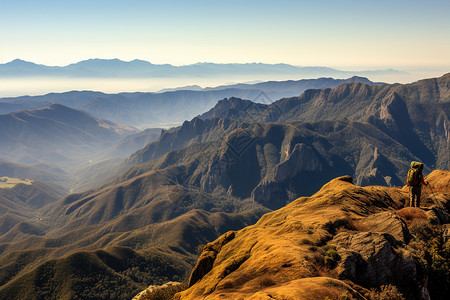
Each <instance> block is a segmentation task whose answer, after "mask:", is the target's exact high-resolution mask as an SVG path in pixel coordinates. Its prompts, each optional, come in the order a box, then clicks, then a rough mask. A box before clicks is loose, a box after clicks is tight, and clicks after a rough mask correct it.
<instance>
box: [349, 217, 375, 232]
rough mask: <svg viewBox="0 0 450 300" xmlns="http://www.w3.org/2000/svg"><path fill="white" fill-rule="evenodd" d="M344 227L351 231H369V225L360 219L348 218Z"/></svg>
mask: <svg viewBox="0 0 450 300" xmlns="http://www.w3.org/2000/svg"><path fill="white" fill-rule="evenodd" d="M345 228H347V229H349V230H353V231H369V227H368V226H367V225H366V224H364V221H363V220H361V219H350V220H348V222H347V224H346V226H345Z"/></svg>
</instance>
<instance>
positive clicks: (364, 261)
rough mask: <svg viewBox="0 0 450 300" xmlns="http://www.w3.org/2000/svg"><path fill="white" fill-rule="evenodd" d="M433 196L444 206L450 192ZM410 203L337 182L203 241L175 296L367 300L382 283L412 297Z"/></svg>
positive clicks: (395, 194) (393, 193)
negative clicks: (371, 290) (407, 216)
mask: <svg viewBox="0 0 450 300" xmlns="http://www.w3.org/2000/svg"><path fill="white" fill-rule="evenodd" d="M438 178H445V179H444V180H440V179H439V180H437V179H438ZM426 180H428V181H429V182H430V184H431V185H432V186H434V187H435V188H436V189H439V190H441V189H442V188H443V186H440V185H441V182H444V181H446V182H449V181H450V173H449V172H448V171H435V172H433V173H432V174H430V175H429V176H428V177H427V178H426ZM438 197H439V199H440V201H441V204H444V205H445V206H446V207H447V208H448V205H449V204H450V190H446V191H445V192H444V194H439V196H438ZM407 199H408V193H407V191H406V190H402V189H399V188H387V187H380V186H369V187H364V188H363V187H359V186H355V185H353V184H352V178H351V177H349V176H344V177H340V178H337V179H334V180H332V181H330V182H329V183H327V184H326V185H324V186H323V187H322V189H321V190H320V191H318V192H317V193H316V194H314V195H313V196H311V197H302V198H299V199H297V200H295V201H294V202H292V203H290V204H288V205H287V206H286V207H283V208H281V209H279V210H277V211H274V212H271V213H268V214H266V215H264V216H263V217H262V218H261V219H260V220H259V221H258V222H257V223H256V224H255V225H252V226H249V227H246V228H244V229H242V230H239V231H230V232H227V233H226V234H224V235H222V236H221V237H220V238H218V239H217V240H216V241H214V242H212V243H209V244H207V245H206V246H205V248H204V249H203V252H202V254H201V256H200V258H199V259H198V261H197V264H196V266H195V267H194V269H193V271H192V273H191V277H190V280H189V286H190V288H189V289H188V290H186V291H184V292H181V293H179V294H177V295H176V297H175V299H184V300H187V299H200V298H205V297H208V299H223V298H227V299H239V298H245V299H273V298H283V299H284V298H292V299H321V298H325V297H328V298H330V299H336V298H341V297H343V295H346V296H347V297H349V296H350V295H351V296H352V297H354V298H355V299H366V298H367V297H368V296H365V298H363V297H362V296H364V295H365V294H366V293H368V292H369V291H368V289H369V288H373V287H380V286H381V285H387V284H391V285H394V286H396V287H397V288H398V289H399V290H400V291H401V292H402V293H403V294H404V295H405V296H406V297H407V299H415V298H414V296H413V295H418V294H419V292H420V291H419V285H418V284H417V281H421V280H423V277H422V278H421V274H420V272H421V271H420V266H419V265H420V263H419V257H417V256H416V255H417V252H415V251H414V248H413V247H414V246H413V245H412V244H408V243H410V239H411V237H410V227H408V225H407V223H406V222H405V220H404V219H403V218H404V216H405V213H404V212H403V211H402V210H399V209H401V208H402V207H403V206H404V204H405V203H406V202H407V201H408V200H407ZM428 201H430V202H432V201H431V200H430V199H427V200H426V202H428ZM412 209H413V210H414V209H416V208H412ZM396 210H399V211H398V213H397V212H396ZM418 211H421V210H418ZM447 213H448V211H447ZM411 232H412V231H411ZM367 245H370V247H368V246H367ZM330 277H331V278H330ZM436 292H437V291H436V290H430V293H436ZM438 293H439V292H438Z"/></svg>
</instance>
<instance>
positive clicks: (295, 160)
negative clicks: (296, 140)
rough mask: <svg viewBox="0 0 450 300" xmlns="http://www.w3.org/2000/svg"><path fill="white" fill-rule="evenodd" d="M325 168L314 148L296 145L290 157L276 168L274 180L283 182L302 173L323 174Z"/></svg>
mask: <svg viewBox="0 0 450 300" xmlns="http://www.w3.org/2000/svg"><path fill="white" fill-rule="evenodd" d="M323 168H324V163H323V161H322V159H321V157H320V155H319V154H318V153H317V152H316V151H314V149H313V148H311V147H309V146H307V145H305V144H296V145H295V147H294V150H293V151H292V153H291V154H290V155H289V157H288V158H287V159H286V160H285V161H284V162H282V163H280V164H278V165H277V166H276V168H275V178H274V180H275V181H276V182H281V181H284V180H285V179H286V178H292V177H294V176H295V175H297V174H298V173H300V172H301V171H309V172H321V171H322V170H323Z"/></svg>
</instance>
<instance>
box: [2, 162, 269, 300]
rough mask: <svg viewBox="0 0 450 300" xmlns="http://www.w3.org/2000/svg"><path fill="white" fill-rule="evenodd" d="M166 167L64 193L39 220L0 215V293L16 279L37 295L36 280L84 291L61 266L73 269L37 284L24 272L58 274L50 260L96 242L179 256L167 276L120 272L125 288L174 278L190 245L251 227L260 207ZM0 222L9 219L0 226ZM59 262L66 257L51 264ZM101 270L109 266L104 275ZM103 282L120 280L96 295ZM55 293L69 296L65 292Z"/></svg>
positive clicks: (190, 254) (56, 288) (191, 252)
mask: <svg viewBox="0 0 450 300" xmlns="http://www.w3.org/2000/svg"><path fill="white" fill-rule="evenodd" d="M172 169H176V170H172ZM172 169H170V168H169V169H167V170H158V171H150V172H147V173H144V174H142V175H140V176H137V177H133V178H132V179H130V180H127V181H124V182H122V183H120V184H117V185H114V186H108V187H105V188H103V189H98V190H94V191H88V192H84V193H79V194H72V195H69V196H67V197H66V198H63V199H61V200H59V201H57V202H55V203H53V204H51V205H48V206H47V207H45V208H44V209H41V210H39V211H38V212H37V213H38V214H39V217H36V218H35V217H34V216H35V215H34V214H35V213H36V211H35V210H31V209H30V210H29V213H24V214H23V215H11V214H6V215H4V216H3V217H2V218H1V219H0V221H1V222H0V225H1V226H2V227H1V228H2V230H3V232H2V234H1V235H0V266H1V267H0V282H2V283H7V284H5V285H4V286H2V287H0V295H15V294H14V288H16V289H18V288H19V287H20V285H22V284H29V285H30V286H34V285H35V284H36V289H37V290H39V293H44V292H47V291H41V290H40V288H39V286H43V285H45V286H47V285H48V286H49V287H48V288H49V289H50V291H51V293H52V294H56V293H59V292H60V290H61V289H63V290H64V289H66V288H67V286H66V284H67V285H69V286H72V284H75V285H80V286H82V287H83V288H84V289H85V290H89V287H91V284H92V282H87V281H83V280H79V279H78V278H80V277H78V276H80V275H79V273H78V272H79V271H78V270H77V269H70V268H69V269H68V270H67V272H68V273H70V272H72V271H73V272H75V273H74V274H72V275H69V274H66V275H61V276H62V278H66V276H67V278H69V277H70V276H73V277H72V278H74V279H73V281H70V280H69V282H65V283H64V282H62V281H61V282H60V281H59V280H58V279H56V278H55V277H53V276H50V277H46V276H44V277H43V278H42V279H41V280H39V281H37V282H35V281H32V282H30V280H31V279H30V276H39V275H42V274H41V273H40V272H41V271H39V270H42V268H44V269H45V270H47V271H46V272H47V273H48V272H50V273H52V272H56V273H55V276H56V274H58V276H59V273H58V272H63V271H62V270H59V267H56V266H55V265H54V263H53V262H51V259H56V258H61V257H62V256H65V255H68V254H70V253H73V252H78V251H86V250H89V251H91V250H96V249H101V248H104V247H117V246H120V247H130V248H132V249H134V251H138V252H139V255H143V254H145V253H147V252H149V253H153V252H154V251H156V250H157V249H159V250H158V251H160V252H161V253H162V254H161V255H162V256H163V258H164V257H165V258H164V259H172V260H174V259H175V260H180V261H181V260H183V261H184V263H181V264H179V263H174V268H175V271H176V272H175V273H173V274H172V273H170V274H165V275H164V276H162V275H160V274H159V273H158V274H155V273H152V272H150V275H148V274H147V275H145V276H144V277H145V278H140V275H142V274H141V273H139V274H138V275H139V276H138V275H136V276H134V277H133V276H130V277H129V278H128V277H127V278H126V280H131V281H132V283H133V284H132V286H136V287H137V286H139V284H140V283H141V282H143V280H145V282H146V284H148V283H151V282H153V283H155V284H156V283H158V284H159V283H162V282H164V281H166V280H180V276H182V275H184V274H185V272H186V270H187V267H186V266H189V264H190V265H192V264H193V262H194V261H193V260H194V259H195V256H196V253H197V247H198V245H200V244H205V243H207V242H209V241H211V240H213V239H215V238H216V237H218V236H219V235H221V234H223V233H224V232H226V231H228V230H236V229H240V228H242V227H244V226H247V225H249V224H253V223H254V222H256V221H257V219H258V218H259V217H260V216H261V215H262V214H263V213H265V212H267V211H268V210H267V209H265V208H263V207H261V206H259V205H258V204H252V203H251V201H249V200H247V201H243V200H240V199H237V198H235V197H233V196H231V195H220V194H211V193H206V192H202V191H200V190H199V189H198V188H195V187H190V186H186V185H182V184H181V183H178V181H177V179H176V178H174V177H173V176H174V174H177V175H178V176H179V178H180V179H181V178H182V176H183V174H184V173H186V167H185V166H182V165H180V166H176V167H172ZM13 204H14V202H11V205H13ZM17 209H20V207H19V208H17ZM227 211H228V213H227ZM7 222H9V223H8V224H6V223H7ZM155 247H156V248H157V249H156V248H155ZM38 253H39V255H38ZM83 257H84V256H83V255H82V256H81V258H80V262H79V264H78V266H79V268H82V266H84V267H86V268H90V266H91V264H92V263H94V265H96V264H97V263H95V262H92V261H91V260H87V261H85V260H84V258H83ZM15 259H20V264H17V263H14V261H15ZM164 259H163V260H162V261H164ZM65 260H66V258H64V259H62V260H58V261H61V262H64V261H65ZM94 261H95V259H94ZM127 261H128V260H127V259H125V258H124V259H123V261H122V262H121V263H123V264H126V263H127ZM162 261H161V263H162ZM84 264H86V265H84ZM136 267H138V266H136V265H133V266H128V267H127V268H125V267H124V272H125V271H126V270H128V271H126V272H131V273H132V272H134V271H133V270H134V269H135V268H136ZM159 267H163V266H159ZM55 268H56V269H55ZM95 268H97V267H95ZM105 268H106V270H109V271H107V272H106V273H104V272H105ZM142 268H143V269H142V270H145V271H142V272H149V271H150V270H151V267H149V266H148V265H147V262H145V261H144V262H143V265H142ZM33 269H34V270H33ZM30 271H31V273H28V272H30ZM110 271H111V270H110V268H107V267H101V268H100V269H99V270H97V269H95V270H93V272H94V273H95V274H97V272H100V273H102V272H103V273H104V274H103V275H104V276H105V278H110V277H111V276H113V277H114V278H118V277H117V274H116V272H113V273H114V274H112V275H111V274H110V273H109V272H110ZM116 271H117V270H116ZM36 272H38V273H36ZM47 273H46V274H47ZM30 274H31V275H30ZM52 274H53V273H52ZM119 274H121V273H120V272H119ZM174 274H175V275H176V276H175V275H174ZM180 274H181V275H180ZM169 275H170V276H169ZM95 276H97V275H95ZM98 276H100V275H98ZM130 278H131V279H130ZM111 280H112V279H111ZM114 280H115V279H114ZM114 280H113V281H114ZM141 280H142V281H141ZM24 282H25V283H24ZM110 284H111V285H114V286H116V287H117V288H118V286H121V285H122V284H125V281H118V282H115V281H114V283H105V282H104V281H101V282H99V283H98V285H99V286H102V287H103V290H101V291H102V292H103V291H104V289H109V288H108V287H109V285H110ZM136 284H137V285H136ZM12 287H14V288H12ZM98 288H99V289H100V287H98ZM69 289H70V290H72V289H76V288H75V287H73V288H72V287H69ZM118 290H119V288H118ZM72 291H73V293H75V294H76V295H80V294H83V292H82V291H80V290H72ZM128 292H129V291H125V290H124V289H120V292H117V295H116V296H114V297H113V298H112V299H124V298H126V297H128V294H127V293H128ZM11 293H12V294H11ZM92 293H93V295H95V296H93V297H94V298H95V297H100V296H99V295H100V294H99V293H100V292H99V291H96V290H95V291H92ZM14 297H15V296H14ZM62 297H66V298H65V299H72V298H71V297H72V296H67V295H65V296H62ZM10 299H14V298H10ZM62 299H64V298H62Z"/></svg>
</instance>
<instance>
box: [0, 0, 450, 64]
mask: <svg viewBox="0 0 450 300" xmlns="http://www.w3.org/2000/svg"><path fill="white" fill-rule="evenodd" d="M219 2H220V3H219ZM449 15H450V1H448V0H447V1H443V0H442V1H434V0H431V1H404V0H399V1H395V0H391V1H385V0H380V1H364V0H359V1H346V0H342V1H283V0H281V1H261V0H260V1H242V0H241V1H225V0H224V1H195V0H194V1H165V2H162V1H161V2H160V1H139V0H127V1H119V0H109V1H106V0H100V1H99V0H91V1H85V0H77V1H73V0H65V1H49V0H40V1H24V0H0V63H6V62H8V61H11V60H13V59H15V58H21V59H25V60H28V61H33V62H36V63H42V64H47V65H67V64H70V63H74V62H77V61H80V60H83V59H88V58H119V59H122V60H132V59H135V58H138V59H144V60H148V61H150V62H152V63H170V64H174V65H183V64H191V63H196V62H205V61H207V62H217V63H228V62H238V63H244V62H263V63H289V64H293V65H299V66H330V67H340V68H347V69H352V68H353V69H358V68H373V67H377V68H385V67H391V68H402V67H404V68H407V67H420V68H437V67H444V68H445V67H450V55H449V54H450V18H449Z"/></svg>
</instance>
